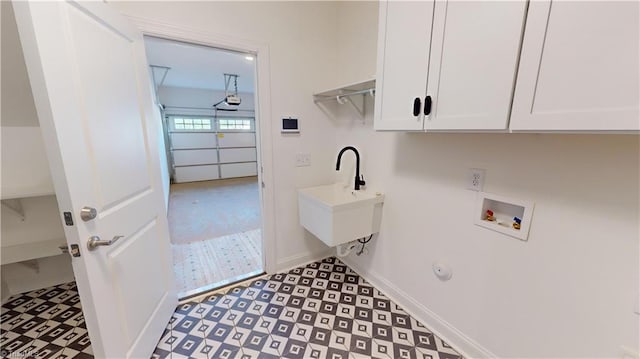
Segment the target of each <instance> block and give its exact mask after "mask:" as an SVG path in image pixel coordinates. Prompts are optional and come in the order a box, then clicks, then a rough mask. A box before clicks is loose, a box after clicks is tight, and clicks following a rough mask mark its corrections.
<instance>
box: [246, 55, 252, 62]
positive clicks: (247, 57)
mask: <svg viewBox="0 0 640 359" xmlns="http://www.w3.org/2000/svg"><path fill="white" fill-rule="evenodd" d="M244 58H245V59H247V60H249V61H253V56H245V57H244Z"/></svg>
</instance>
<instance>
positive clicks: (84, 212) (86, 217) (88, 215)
mask: <svg viewBox="0 0 640 359" xmlns="http://www.w3.org/2000/svg"><path fill="white" fill-rule="evenodd" d="M97 215H98V211H96V209H95V208H93V207H86V206H85V207H82V209H81V210H80V218H82V220H83V221H85V222H88V221H90V220H92V219H94V218H96V216H97Z"/></svg>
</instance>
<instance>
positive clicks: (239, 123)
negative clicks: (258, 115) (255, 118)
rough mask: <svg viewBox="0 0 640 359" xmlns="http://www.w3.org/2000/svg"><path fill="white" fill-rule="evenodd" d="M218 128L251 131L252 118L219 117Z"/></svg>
mask: <svg viewBox="0 0 640 359" xmlns="http://www.w3.org/2000/svg"><path fill="white" fill-rule="evenodd" d="M218 129H219V130H221V131H223V130H241V131H242V130H244V131H251V120H250V119H235V118H220V119H218Z"/></svg>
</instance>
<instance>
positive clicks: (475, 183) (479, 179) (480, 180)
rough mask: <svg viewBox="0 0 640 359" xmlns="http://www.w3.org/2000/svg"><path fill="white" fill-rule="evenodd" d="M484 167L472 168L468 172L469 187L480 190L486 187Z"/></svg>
mask: <svg viewBox="0 0 640 359" xmlns="http://www.w3.org/2000/svg"><path fill="white" fill-rule="evenodd" d="M484 172H485V171H484V169H482V168H470V169H469V172H468V180H467V181H468V182H467V189H470V190H472V191H476V192H480V191H482V188H483V187H484Z"/></svg>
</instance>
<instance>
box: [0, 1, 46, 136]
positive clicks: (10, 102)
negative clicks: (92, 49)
mask: <svg viewBox="0 0 640 359" xmlns="http://www.w3.org/2000/svg"><path fill="white" fill-rule="evenodd" d="M0 6H1V7H2V9H1V10H0V12H1V13H2V19H1V24H2V25H1V26H2V30H1V31H0V36H1V39H0V44H1V45H0V46H1V47H2V49H1V52H0V53H1V54H2V55H1V59H0V63H1V64H2V66H1V70H0V72H1V73H0V75H1V77H2V86H1V89H0V93H1V94H2V110H1V114H0V118H1V119H2V120H1V121H2V126H38V125H39V124H38V115H37V114H36V106H35V104H34V102H33V95H32V94H31V85H30V84H29V77H28V75H27V66H26V65H25V63H24V57H23V55H22V45H20V38H19V37H18V26H17V25H16V19H15V16H14V14H13V7H12V6H11V2H9V1H2V2H1V3H0Z"/></svg>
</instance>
